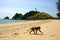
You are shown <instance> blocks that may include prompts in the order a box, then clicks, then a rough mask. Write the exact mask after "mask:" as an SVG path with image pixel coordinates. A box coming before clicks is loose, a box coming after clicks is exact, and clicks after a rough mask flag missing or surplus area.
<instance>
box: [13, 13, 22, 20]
mask: <svg viewBox="0 0 60 40" xmlns="http://www.w3.org/2000/svg"><path fill="white" fill-rule="evenodd" d="M22 16H23V15H22V14H21V13H20V14H19V13H16V14H15V15H14V16H13V17H12V19H15V20H18V19H21V18H22Z"/></svg>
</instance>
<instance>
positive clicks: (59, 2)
mask: <svg viewBox="0 0 60 40" xmlns="http://www.w3.org/2000/svg"><path fill="white" fill-rule="evenodd" d="M57 9H58V11H59V12H60V0H58V2H57Z"/></svg>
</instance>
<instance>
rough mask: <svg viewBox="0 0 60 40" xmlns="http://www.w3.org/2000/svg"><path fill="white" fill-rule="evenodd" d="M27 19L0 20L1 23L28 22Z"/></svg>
mask: <svg viewBox="0 0 60 40" xmlns="http://www.w3.org/2000/svg"><path fill="white" fill-rule="evenodd" d="M26 21H27V20H0V24H8V23H18V22H26Z"/></svg>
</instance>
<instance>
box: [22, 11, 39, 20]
mask: <svg viewBox="0 0 60 40" xmlns="http://www.w3.org/2000/svg"><path fill="white" fill-rule="evenodd" d="M36 13H39V12H38V11H29V12H27V13H26V14H25V15H24V16H23V17H22V19H27V18H28V17H29V16H33V15H35V14H36Z"/></svg>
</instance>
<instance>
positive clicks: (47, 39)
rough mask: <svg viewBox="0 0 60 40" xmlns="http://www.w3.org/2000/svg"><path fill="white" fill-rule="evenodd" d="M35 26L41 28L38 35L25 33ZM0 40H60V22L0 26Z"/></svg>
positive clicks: (33, 22)
mask: <svg viewBox="0 0 60 40" xmlns="http://www.w3.org/2000/svg"><path fill="white" fill-rule="evenodd" d="M35 26H41V31H42V32H43V33H44V34H43V35H40V34H41V33H40V32H39V31H38V35H34V34H33V32H32V34H29V33H26V34H25V32H26V31H27V30H28V29H29V28H31V27H35ZM0 40H60V20H36V21H28V22H22V23H14V24H0Z"/></svg>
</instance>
